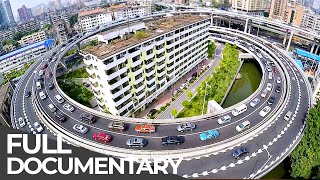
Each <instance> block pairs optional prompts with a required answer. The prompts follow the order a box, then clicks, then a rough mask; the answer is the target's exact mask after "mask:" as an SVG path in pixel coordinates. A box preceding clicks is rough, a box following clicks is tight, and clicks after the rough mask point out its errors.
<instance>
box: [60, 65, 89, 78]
mask: <svg viewBox="0 0 320 180" xmlns="http://www.w3.org/2000/svg"><path fill="white" fill-rule="evenodd" d="M88 77H89V74H88V73H87V71H86V68H85V67H82V68H79V69H76V70H74V71H71V72H69V73H67V74H64V75H63V76H60V77H59V79H72V78H88Z"/></svg>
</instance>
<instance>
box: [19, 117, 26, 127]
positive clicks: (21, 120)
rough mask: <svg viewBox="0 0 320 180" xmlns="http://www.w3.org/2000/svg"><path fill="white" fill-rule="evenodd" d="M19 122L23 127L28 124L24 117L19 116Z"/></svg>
mask: <svg viewBox="0 0 320 180" xmlns="http://www.w3.org/2000/svg"><path fill="white" fill-rule="evenodd" d="M18 124H19V126H20V127H21V128H23V127H24V126H26V122H25V121H24V119H23V118H22V117H19V119H18Z"/></svg>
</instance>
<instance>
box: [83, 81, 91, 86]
mask: <svg viewBox="0 0 320 180" xmlns="http://www.w3.org/2000/svg"><path fill="white" fill-rule="evenodd" d="M82 84H83V85H84V86H85V87H89V86H90V85H89V84H88V83H86V82H84V83H82Z"/></svg>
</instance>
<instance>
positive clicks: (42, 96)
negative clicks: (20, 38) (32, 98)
mask: <svg viewBox="0 0 320 180" xmlns="http://www.w3.org/2000/svg"><path fill="white" fill-rule="evenodd" d="M39 96H40V99H42V100H44V99H46V98H47V96H46V94H45V93H44V92H43V91H40V92H39Z"/></svg>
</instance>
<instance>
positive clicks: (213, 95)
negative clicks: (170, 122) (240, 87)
mask: <svg viewBox="0 0 320 180" xmlns="http://www.w3.org/2000/svg"><path fill="white" fill-rule="evenodd" d="M222 53H223V59H222V60H221V61H220V62H219V66H217V67H216V68H215V69H214V72H213V73H212V75H211V76H208V77H207V79H206V80H205V81H202V83H201V85H199V86H198V87H197V94H196V95H195V96H194V97H193V98H192V99H191V100H190V101H184V102H183V103H182V105H183V106H184V108H183V109H182V110H181V111H180V112H179V113H178V115H177V117H178V118H180V117H192V116H198V115H201V114H202V107H203V103H204V113H205V112H206V110H207V104H208V101H210V100H212V99H213V100H215V101H216V102H217V103H221V101H222V99H223V97H224V96H225V93H226V91H227V89H228V88H229V86H230V84H231V82H232V80H233V78H234V76H235V75H236V72H237V70H238V68H239V65H240V62H239V61H238V55H239V51H238V50H237V47H236V46H235V45H230V44H228V43H226V45H225V48H224V49H223V51H222ZM205 94H206V95H205ZM204 96H205V101H204Z"/></svg>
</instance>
